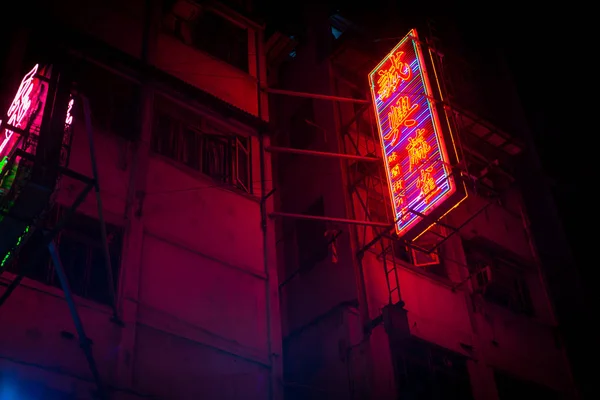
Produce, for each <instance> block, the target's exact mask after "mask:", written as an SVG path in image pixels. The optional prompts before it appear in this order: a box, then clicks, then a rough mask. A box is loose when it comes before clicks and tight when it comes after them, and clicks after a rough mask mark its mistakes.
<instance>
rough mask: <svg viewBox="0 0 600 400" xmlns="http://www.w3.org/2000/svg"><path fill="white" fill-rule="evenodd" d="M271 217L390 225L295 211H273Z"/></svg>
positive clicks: (379, 225) (381, 225) (378, 225)
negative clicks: (296, 212) (295, 212)
mask: <svg viewBox="0 0 600 400" xmlns="http://www.w3.org/2000/svg"><path fill="white" fill-rule="evenodd" d="M269 216H270V217H271V218H274V217H283V218H292V219H306V220H313V221H328V222H336V223H339V224H348V225H363V226H375V227H381V228H387V227H389V226H390V224H388V223H387V222H376V221H361V220H357V219H349V218H336V217H324V216H321V215H306V214H294V213H286V212H280V211H273V212H272V213H270V214H269Z"/></svg>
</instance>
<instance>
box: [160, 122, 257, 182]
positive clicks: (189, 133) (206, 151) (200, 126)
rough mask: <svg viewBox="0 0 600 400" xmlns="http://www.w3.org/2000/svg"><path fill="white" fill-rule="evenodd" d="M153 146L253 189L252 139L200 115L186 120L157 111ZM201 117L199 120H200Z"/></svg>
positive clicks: (193, 165)
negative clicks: (227, 132)
mask: <svg viewBox="0 0 600 400" xmlns="http://www.w3.org/2000/svg"><path fill="white" fill-rule="evenodd" d="M155 118H156V121H155V124H154V132H153V135H152V150H153V151H154V152H156V153H158V154H160V155H163V156H165V157H169V158H170V159H172V160H175V161H178V162H181V163H182V164H185V165H187V166H188V167H190V168H192V169H194V170H196V171H199V172H202V173H203V174H205V175H208V176H210V177H212V178H214V179H216V180H218V181H219V182H222V183H225V184H231V185H233V186H236V187H238V188H239V189H241V190H243V191H245V192H247V193H251V192H252V184H251V169H250V165H251V159H250V139H249V138H247V137H242V136H238V135H235V134H230V135H225V134H223V133H220V132H219V128H216V127H214V126H211V125H209V124H208V123H207V122H206V121H202V120H199V119H198V118H196V120H197V121H196V123H186V122H185V120H184V119H183V118H177V117H174V116H172V115H169V114H167V113H165V112H160V111H159V112H157V113H156V117H155ZM198 121H199V122H198Z"/></svg>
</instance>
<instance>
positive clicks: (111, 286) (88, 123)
mask: <svg viewBox="0 0 600 400" xmlns="http://www.w3.org/2000/svg"><path fill="white" fill-rule="evenodd" d="M80 98H81V99H82V101H83V111H84V118H85V130H86V131H87V135H88V143H89V147H90V161H91V164H92V174H93V177H94V191H95V192H96V204H97V206H98V219H99V220H100V236H101V237H102V250H103V252H104V266H105V268H106V279H107V280H108V293H109V294H110V303H111V307H112V311H113V315H112V320H113V321H114V322H120V318H119V314H118V313H117V302H116V296H115V281H114V277H113V270H112V262H111V260H110V249H109V247H108V239H107V237H106V222H105V221H104V210H103V206H102V196H101V195H100V181H99V179H100V177H99V176H98V164H97V163H96V149H95V147H94V135H93V133H92V116H91V114H90V103H89V101H88V98H87V97H85V96H80Z"/></svg>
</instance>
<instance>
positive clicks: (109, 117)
mask: <svg viewBox="0 0 600 400" xmlns="http://www.w3.org/2000/svg"><path fill="white" fill-rule="evenodd" d="M76 71H77V73H76V80H77V87H78V90H79V91H80V92H81V93H82V94H84V95H85V96H87V97H88V99H89V101H90V111H91V114H92V123H93V124H94V126H95V127H97V128H99V129H102V130H104V131H110V132H113V133H115V134H117V135H119V136H122V137H124V138H125V139H128V140H135V139H136V138H137V137H138V135H139V129H138V123H137V120H138V104H139V95H140V92H139V86H138V85H137V84H136V83H135V82H133V81H129V80H127V79H126V78H123V77H121V76H118V75H115V74H113V73H111V72H110V71H108V70H106V69H104V68H102V67H99V66H97V65H94V64H91V63H86V62H81V64H80V65H78V66H77V68H76ZM75 113H79V117H78V118H81V119H80V120H81V121H83V115H81V113H82V107H76V108H75Z"/></svg>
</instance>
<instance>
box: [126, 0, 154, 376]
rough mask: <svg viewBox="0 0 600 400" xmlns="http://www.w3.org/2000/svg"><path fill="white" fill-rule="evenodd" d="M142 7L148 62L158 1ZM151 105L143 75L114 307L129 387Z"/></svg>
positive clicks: (150, 91)
mask: <svg viewBox="0 0 600 400" xmlns="http://www.w3.org/2000/svg"><path fill="white" fill-rule="evenodd" d="M146 7H147V9H146V11H145V12H146V18H147V21H146V24H145V30H146V32H145V33H144V35H143V38H144V39H143V43H142V57H143V58H144V61H145V62H147V63H148V64H152V62H153V60H154V56H155V54H156V44H157V32H158V29H157V28H158V23H159V22H158V21H159V17H160V11H159V10H160V5H159V4H158V2H157V1H156V0H146ZM153 105H154V89H153V88H152V85H151V83H150V82H149V81H148V80H147V79H143V80H142V85H141V95H140V114H139V118H140V125H139V126H140V134H139V137H138V139H137V141H136V142H135V143H134V146H133V152H132V162H131V167H130V175H129V190H128V195H127V206H126V210H125V219H126V221H127V224H126V226H127V228H126V237H125V245H124V252H123V260H122V264H121V265H122V267H121V276H120V278H121V279H120V285H119V295H118V307H119V311H120V314H121V318H122V320H123V323H124V327H123V329H122V331H121V340H120V343H119V351H118V359H117V374H116V375H117V382H118V384H119V385H120V386H122V387H132V386H133V384H134V379H133V374H134V371H133V365H134V349H135V339H136V325H137V313H138V298H139V282H140V274H141V270H142V250H143V241H144V224H143V205H144V196H145V191H146V183H147V181H146V176H147V172H148V165H149V158H150V141H151V138H152V120H153Z"/></svg>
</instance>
